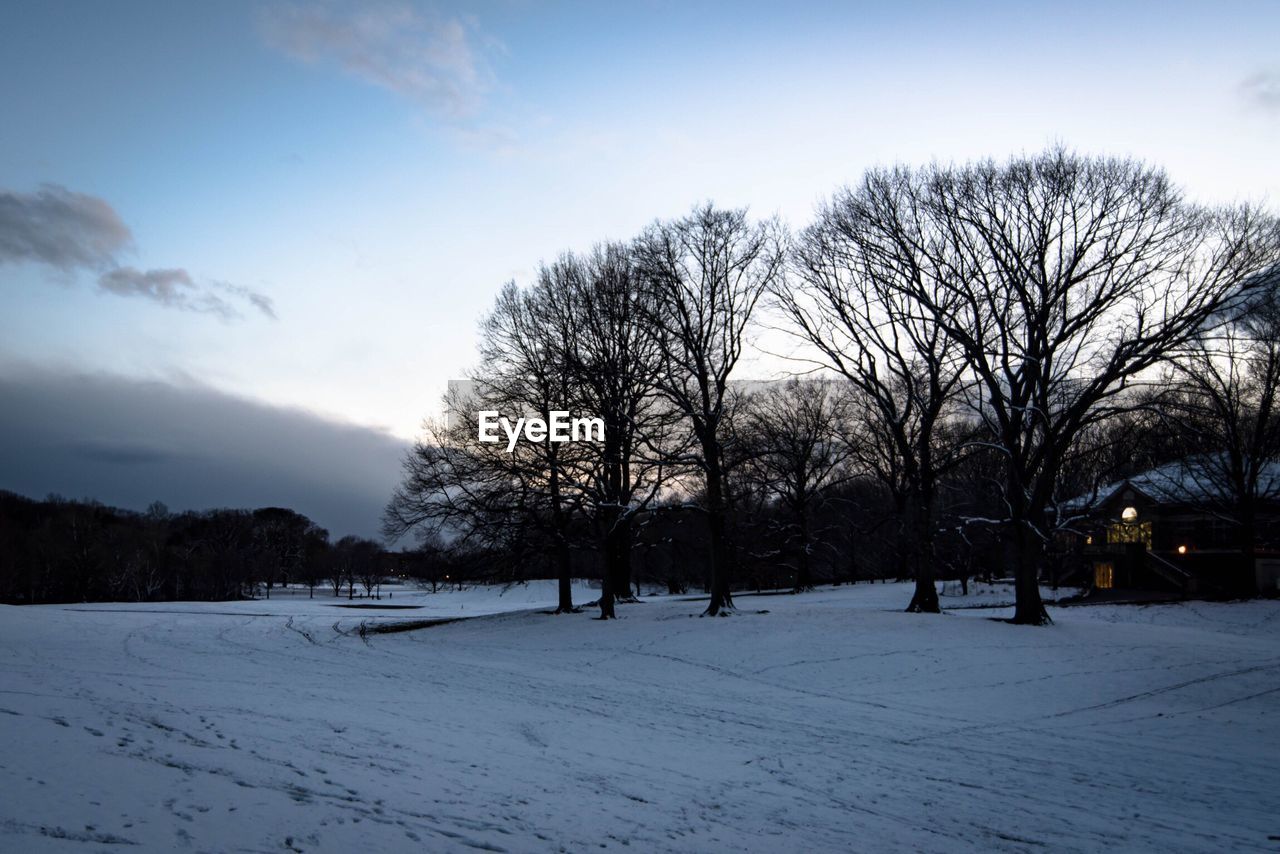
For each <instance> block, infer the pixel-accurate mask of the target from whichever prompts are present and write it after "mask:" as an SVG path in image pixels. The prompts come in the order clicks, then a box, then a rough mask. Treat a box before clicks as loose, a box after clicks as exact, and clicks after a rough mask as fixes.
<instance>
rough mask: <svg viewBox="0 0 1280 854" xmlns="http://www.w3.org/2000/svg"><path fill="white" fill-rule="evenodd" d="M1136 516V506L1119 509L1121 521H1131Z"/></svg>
mask: <svg viewBox="0 0 1280 854" xmlns="http://www.w3.org/2000/svg"><path fill="white" fill-rule="evenodd" d="M1137 518H1138V508H1137V507H1126V508H1124V509H1123V510H1121V511H1120V520H1121V521H1122V522H1133V521H1135V520H1136V519H1137Z"/></svg>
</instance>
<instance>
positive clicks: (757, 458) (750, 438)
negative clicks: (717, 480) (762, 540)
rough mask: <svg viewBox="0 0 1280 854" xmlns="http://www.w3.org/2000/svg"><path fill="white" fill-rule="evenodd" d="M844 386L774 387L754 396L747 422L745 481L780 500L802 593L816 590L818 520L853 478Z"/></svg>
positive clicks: (795, 383)
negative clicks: (830, 500)
mask: <svg viewBox="0 0 1280 854" xmlns="http://www.w3.org/2000/svg"><path fill="white" fill-rule="evenodd" d="M842 386H843V383H842V382H840V383H838V382H837V381H835V380H827V379H791V380H787V381H786V382H785V383H776V384H771V385H769V386H767V387H765V388H763V389H761V390H760V391H758V392H757V393H755V394H753V395H751V396H750V398H749V399H748V401H747V403H746V407H745V409H746V411H745V413H744V415H743V417H742V418H741V419H740V420H741V421H742V422H743V426H742V428H741V430H742V432H743V433H744V442H743V444H744V445H745V446H746V447H745V448H744V456H745V458H746V459H745V462H744V463H743V464H742V466H741V467H742V469H743V470H744V475H743V478H745V479H746V480H748V481H751V482H753V483H754V484H755V485H757V486H758V487H759V488H760V489H761V490H762V491H763V492H764V493H765V494H766V495H770V496H772V497H773V498H774V499H775V500H776V501H777V503H778V504H779V505H780V507H781V509H782V510H783V513H784V514H785V515H784V516H783V517H782V519H781V520H780V524H781V525H782V527H783V528H784V530H785V537H784V539H785V540H786V541H787V542H788V543H790V544H791V546H792V550H793V552H794V554H795V559H796V564H795V590H796V592H797V593H799V592H801V591H804V590H810V589H812V588H813V570H812V556H813V550H814V546H815V541H816V539H817V537H816V532H815V531H814V529H813V526H814V515H815V513H816V512H817V511H818V510H819V509H821V506H822V505H823V504H824V503H825V501H826V499H827V498H828V497H829V495H830V493H831V491H832V490H833V489H834V488H835V487H837V486H839V485H840V484H841V483H843V482H844V481H845V480H846V479H847V477H848V476H849V474H850V470H849V461H850V457H851V455H852V454H851V446H850V444H849V442H847V441H846V440H845V437H844V436H843V435H842V430H843V429H844V427H845V423H846V421H847V418H848V413H847V397H846V395H845V389H844V388H842Z"/></svg>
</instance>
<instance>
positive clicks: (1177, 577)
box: [1145, 552, 1196, 593]
mask: <svg viewBox="0 0 1280 854" xmlns="http://www.w3.org/2000/svg"><path fill="white" fill-rule="evenodd" d="M1145 554H1146V556H1147V565H1148V566H1150V567H1151V569H1152V571H1153V572H1155V574H1156V575H1158V576H1160V577H1161V578H1163V579H1164V580H1165V581H1167V582H1169V583H1170V584H1173V585H1175V586H1177V587H1178V588H1180V589H1181V590H1182V591H1183V592H1187V593H1189V592H1191V591H1192V589H1193V588H1194V587H1195V583H1196V577H1195V576H1194V575H1192V574H1191V573H1189V572H1187V571H1186V570H1185V569H1183V568H1182V567H1180V566H1178V565H1177V564H1174V563H1171V562H1169V561H1167V560H1165V559H1164V558H1162V557H1160V555H1158V554H1155V553H1153V552H1146V553H1145Z"/></svg>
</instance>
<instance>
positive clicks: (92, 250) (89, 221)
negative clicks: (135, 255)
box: [0, 184, 133, 272]
mask: <svg viewBox="0 0 1280 854" xmlns="http://www.w3.org/2000/svg"><path fill="white" fill-rule="evenodd" d="M132 243H133V235H132V234H130V232H129V227H128V226H126V225H125V224H124V221H123V220H121V219H120V216H119V214H117V213H116V212H115V211H114V210H113V209H112V207H111V205H109V204H107V203H106V202H104V201H103V200H102V199H99V198H96V197H94V196H86V195H84V194H83V193H73V192H71V191H70V190H68V189H67V188H65V187H59V186H57V185H56V184H44V185H42V186H41V187H40V189H39V190H37V191H36V192H34V193H14V192H9V191H7V190H0V263H4V262H10V263H21V262H24V261H29V262H35V263H38V264H48V265H49V266H51V267H56V268H58V269H59V270H63V271H66V272H69V271H71V270H73V269H76V268H82V267H87V268H90V269H101V268H103V267H107V266H109V265H111V264H113V263H114V262H115V258H116V256H117V255H118V254H119V253H121V252H123V251H124V250H126V249H128V248H129V247H130V246H131V245H132Z"/></svg>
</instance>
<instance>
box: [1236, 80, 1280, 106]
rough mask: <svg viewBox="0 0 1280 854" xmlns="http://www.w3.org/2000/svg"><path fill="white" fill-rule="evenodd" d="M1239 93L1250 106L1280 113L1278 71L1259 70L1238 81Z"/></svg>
mask: <svg viewBox="0 0 1280 854" xmlns="http://www.w3.org/2000/svg"><path fill="white" fill-rule="evenodd" d="M1240 94H1241V95H1243V96H1244V99H1245V100H1246V101H1247V102H1248V103H1249V105H1250V106H1252V107H1255V108H1257V109H1260V110H1265V111H1266V112H1269V113H1280V71H1276V70H1271V71H1259V72H1258V73H1256V74H1251V75H1249V76H1248V77H1246V78H1245V79H1244V80H1243V81H1241V83H1240Z"/></svg>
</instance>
